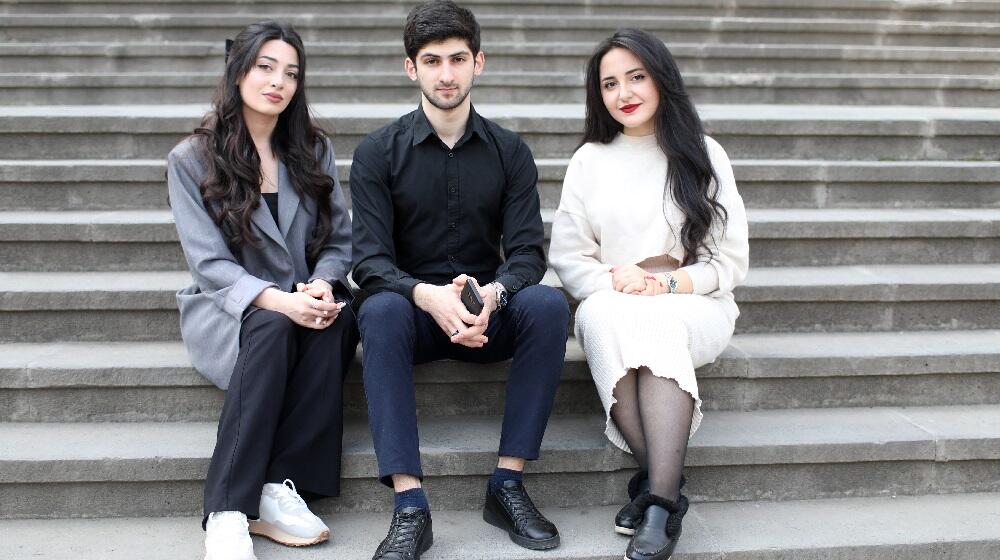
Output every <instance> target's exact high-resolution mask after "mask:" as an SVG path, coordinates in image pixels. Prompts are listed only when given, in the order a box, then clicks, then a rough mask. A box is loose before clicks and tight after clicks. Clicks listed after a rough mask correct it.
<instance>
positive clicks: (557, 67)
mask: <svg viewBox="0 0 1000 560" xmlns="http://www.w3.org/2000/svg"><path fill="white" fill-rule="evenodd" d="M213 40H214V39H213ZM394 40H398V39H394ZM672 42H676V41H672ZM595 43H596V42H595ZM307 48H308V46H307ZM539 48H544V47H539ZM206 50H208V49H206ZM484 51H485V52H486V53H487V54H488V55H489V53H490V50H489V45H487V46H486V47H484ZM307 53H309V68H310V69H311V70H313V71H316V70H322V71H329V72H373V71H375V72H400V74H401V75H402V70H401V68H402V60H403V58H404V57H405V54H404V53H403V51H402V49H401V48H400V51H399V53H393V54H391V55H379V54H374V55H366V56H364V57H361V56H359V55H351V56H347V55H344V56H338V55H335V54H327V53H325V52H321V53H315V52H310V51H307ZM589 54H590V53H589V48H587V49H583V50H582V52H581V53H580V54H578V55H566V54H545V55H543V56H530V55H518V54H506V53H500V54H492V55H489V56H488V62H487V65H486V68H487V73H490V72H580V73H581V75H582V72H583V68H584V65H585V64H586V62H587V58H588V57H589ZM24 56H29V55H18V54H10V55H8V56H7V57H3V58H0V72H4V73H23V72H25V68H24V63H23V57H24ZM30 56H31V71H32V72H35V73H52V72H62V73H66V72H69V73H79V72H86V73H101V72H149V71H150V69H151V68H164V67H169V68H170V69H171V70H172V71H174V72H212V73H221V72H222V68H223V63H222V61H223V53H222V52H221V51H220V52H210V53H208V54H205V55H201V54H198V55H186V54H179V53H178V54H176V55H174V56H168V55H166V54H164V55H154V54H149V55H139V54H136V53H129V52H120V53H115V54H113V55H107V54H104V53H94V54H92V55H90V54H88V55H86V56H77V55H72V54H61V55H55V54H31V55H30ZM710 56H711V58H695V57H692V56H685V55H681V54H675V59H676V60H677V63H678V65H679V66H680V69H681V71H682V72H713V73H734V74H744V73H758V74H767V73H775V72H778V73H817V74H938V75H960V76H992V75H995V74H997V73H998V72H1000V61H996V60H992V61H991V60H971V61H969V60H947V59H946V60H919V59H917V60H878V59H875V60H866V59H862V60H852V59H847V60H842V59H840V58H839V57H838V58H833V59H827V58H818V59H812V58H793V57H788V58H767V57H766V56H765V57H761V58H744V57H740V58H730V57H726V56H724V55H716V54H713V55H710ZM845 57H846V55H845ZM313 88H314V86H312V85H311V86H309V91H310V92H312V91H313ZM476 91H477V92H478V91H479V88H477V89H476ZM12 94H14V95H16V93H14V92H12ZM310 95H312V94H310ZM477 95H478V93H477ZM209 98H210V97H207V96H202V97H200V98H198V99H196V101H199V102H202V101H207V100H208V99H209Z"/></svg>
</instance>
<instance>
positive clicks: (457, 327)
mask: <svg viewBox="0 0 1000 560" xmlns="http://www.w3.org/2000/svg"><path fill="white" fill-rule="evenodd" d="M465 278H467V276H465V275H464V274H463V275H461V276H459V277H457V278H455V280H453V281H452V283H451V284H445V285H444V286H434V285H432V284H417V285H416V286H415V287H414V288H413V302H414V303H415V304H416V305H417V307H419V308H420V309H422V310H424V311H426V312H427V313H429V314H430V316H431V317H432V318H433V319H434V322H435V323H437V325H438V327H440V328H441V330H442V331H444V333H445V334H447V335H448V337H449V338H450V339H451V341H452V342H453V343H455V344H461V345H463V346H468V347H469V348H482V346H483V345H484V344H486V342H487V339H486V337H485V336H483V335H482V332H481V331H480V332H479V333H478V335H477V334H476V333H475V332H474V333H468V332H467V331H469V330H470V329H471V328H474V327H477V326H478V325H477V323H478V322H479V320H480V317H481V315H480V317H477V316H475V315H473V314H472V313H469V311H468V310H467V309H466V308H465V304H463V303H462V288H463V287H464V286H465ZM459 279H461V282H459ZM483 312H484V313H486V312H487V308H485V307H484V308H483ZM487 317H488V313H487ZM482 330H483V331H485V330H486V327H485V326H483V327H482Z"/></svg>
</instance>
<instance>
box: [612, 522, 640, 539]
mask: <svg viewBox="0 0 1000 560" xmlns="http://www.w3.org/2000/svg"><path fill="white" fill-rule="evenodd" d="M615 532H616V533H618V534H619V535H625V536H628V537H631V536H632V535H634V534H635V529H626V528H625V527H619V526H617V525H615Z"/></svg>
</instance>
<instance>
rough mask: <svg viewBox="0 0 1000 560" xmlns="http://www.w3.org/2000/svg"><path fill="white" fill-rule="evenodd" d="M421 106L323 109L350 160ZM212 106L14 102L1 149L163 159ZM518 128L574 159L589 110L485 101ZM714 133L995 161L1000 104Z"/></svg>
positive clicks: (807, 147)
mask: <svg viewBox="0 0 1000 560" xmlns="http://www.w3.org/2000/svg"><path fill="white" fill-rule="evenodd" d="M413 107H414V105H392V104H372V105H363V104H323V103H319V104H315V105H313V106H312V109H313V111H314V112H315V113H316V114H318V115H319V116H320V117H321V118H320V122H321V124H322V125H324V126H325V127H326V128H328V129H330V130H334V131H336V134H335V135H334V137H333V142H334V147H335V149H336V152H337V155H338V156H339V157H341V158H348V157H350V155H351V152H352V150H353V148H354V146H355V145H356V144H357V142H359V141H360V139H361V138H362V137H363V136H364V135H366V134H368V133H370V132H371V131H373V130H376V129H377V128H379V127H381V126H383V125H384V124H386V123H387V122H390V121H392V120H393V119H395V118H397V117H398V116H399V115H402V114H405V113H407V112H410V111H412V110H413ZM206 109H207V106H206V105H80V106H52V105H47V106H6V107H0V119H3V120H4V121H5V123H6V124H7V126H6V127H5V128H4V129H3V130H0V153H3V154H4V156H5V157H6V158H8V159H118V158H162V157H165V154H167V153H168V152H169V151H170V149H171V148H172V147H173V146H174V145H176V143H177V142H178V141H179V140H180V139H181V138H182V137H183V136H184V135H185V134H187V133H189V132H190V131H192V130H193V129H194V128H195V127H196V126H197V125H198V123H199V122H200V118H201V116H202V115H203V114H204V112H205V110H206ZM477 109H478V110H479V111H480V112H481V113H482V114H483V115H484V116H486V117H487V118H492V119H494V120H496V121H497V122H498V123H499V124H501V125H503V126H505V127H507V128H510V129H512V130H515V131H517V132H519V133H520V134H521V135H522V137H523V138H524V139H525V141H526V142H527V143H528V145H529V146H530V147H531V149H532V151H533V154H534V156H535V157H538V158H552V157H568V156H569V155H570V154H571V153H572V152H573V150H574V149H575V147H576V145H577V144H578V143H579V140H580V136H581V131H582V129H583V122H582V117H583V112H584V109H583V106H582V105H579V104H563V105H542V104H537V105H506V104H505V105H489V104H483V105H478V106H477ZM700 112H701V114H702V117H703V120H704V121H705V125H706V128H707V129H708V131H709V132H710V133H711V134H712V135H713V136H714V137H715V139H716V140H718V141H719V143H720V144H722V145H723V146H724V147H725V148H726V150H727V152H728V153H729V155H730V157H732V158H734V159H774V158H785V159H832V160H841V159H849V160H854V159H859V160H869V161H870V160H930V159H932V160H942V159H961V160H977V161H993V160H997V159H1000V108H968V107H965V108H948V107H902V106H897V107H892V106H873V107H850V106H833V105H830V106H827V105H702V106H701V108H700Z"/></svg>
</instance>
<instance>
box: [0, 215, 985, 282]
mask: <svg viewBox="0 0 1000 560" xmlns="http://www.w3.org/2000/svg"><path fill="white" fill-rule="evenodd" d="M163 227H164V228H170V230H171V231H170V232H169V233H170V234H173V233H174V232H173V227H174V226H173V225H171V224H167V225H165V226H163ZM171 236H173V237H175V235H171ZM545 250H546V251H548V241H546V242H545ZM998 261H1000V237H989V238H949V237H940V238H938V237H935V238H910V237H900V238H863V239H832V238H831V239H801V238H792V239H762V238H758V237H755V236H754V235H753V233H751V240H750V262H752V263H753V264H754V265H755V266H768V267H771V266H841V265H857V264H910V263H914V262H937V263H941V264H991V263H995V262H998ZM186 269H187V263H186V262H185V260H184V254H183V252H182V251H181V247H180V244H179V243H177V242H165V243H156V242H150V243H146V242H101V241H96V242H74V241H57V242H32V241H0V272H32V271H35V272H53V271H76V272H87V271H90V272H96V271H133V272H140V271H167V270H186Z"/></svg>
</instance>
